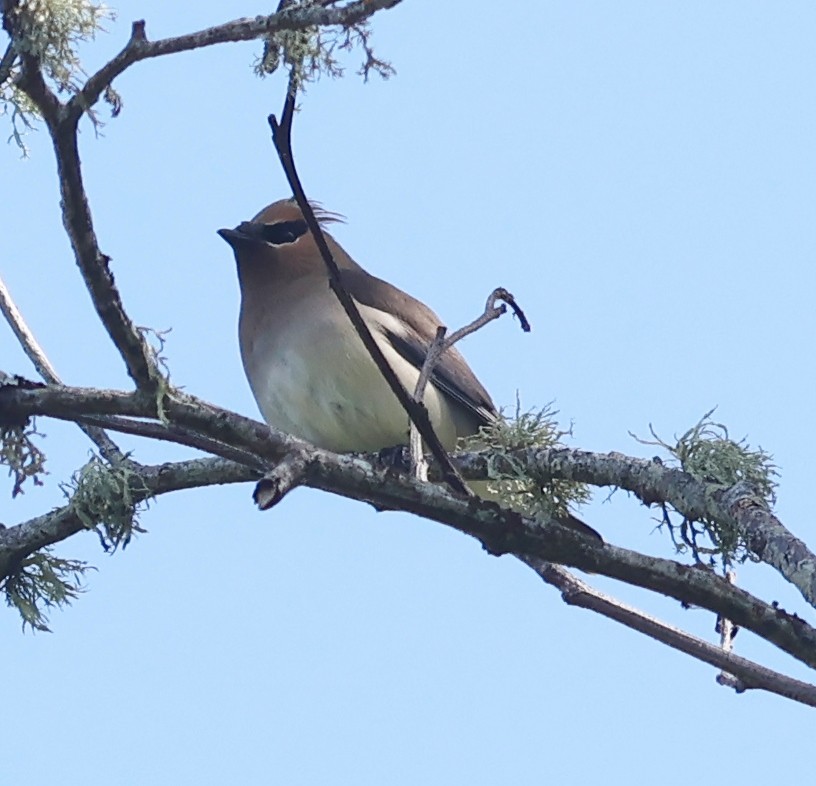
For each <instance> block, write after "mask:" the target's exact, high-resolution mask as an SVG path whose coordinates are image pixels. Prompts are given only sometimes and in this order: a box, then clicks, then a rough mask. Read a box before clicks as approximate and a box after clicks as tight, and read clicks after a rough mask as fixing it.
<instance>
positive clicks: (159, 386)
mask: <svg viewBox="0 0 816 786" xmlns="http://www.w3.org/2000/svg"><path fill="white" fill-rule="evenodd" d="M136 330H137V331H138V332H139V335H140V336H141V337H142V339H143V340H144V342H145V345H146V347H147V350H148V352H149V353H150V359H151V361H152V372H153V377H152V378H153V380H154V381H155V383H156V389H155V396H156V413H157V415H158V417H159V420H160V421H161V422H162V423H164V424H165V425H167V423H169V420H168V418H167V413H166V411H165V408H164V404H165V401H166V400H167V396H168V395H169V394H170V392H171V391H172V389H173V388H172V386H171V384H170V367H169V365H168V363H167V358H166V357H165V356H164V355H163V354H162V353H163V352H164V346H165V343H166V341H167V338H166V337H167V335H168V333H170V331H171V330H172V328H168V329H167V330H156V329H155V328H151V327H144V326H141V325H139V326H137V327H136Z"/></svg>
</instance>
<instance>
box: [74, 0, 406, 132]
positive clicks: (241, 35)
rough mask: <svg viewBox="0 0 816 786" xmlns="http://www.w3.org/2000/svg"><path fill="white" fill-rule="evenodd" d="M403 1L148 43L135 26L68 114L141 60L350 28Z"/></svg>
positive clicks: (306, 12) (141, 26) (317, 11)
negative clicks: (276, 35) (287, 33)
mask: <svg viewBox="0 0 816 786" xmlns="http://www.w3.org/2000/svg"><path fill="white" fill-rule="evenodd" d="M400 2H401V0H356V1H355V2H351V3H349V4H348V5H345V6H342V7H340V8H326V7H323V6H321V5H311V6H292V7H289V8H287V9H285V10H282V11H280V12H278V13H275V14H270V15H269V16H256V17H255V18H254V19H236V20H235V21H233V22H227V23H225V24H222V25H216V26H215V27H208V28H206V29H205V30H199V31H198V32H195V33H188V34H187V35H181V36H177V37H175V38H164V39H161V40H159V41H148V40H147V36H146V34H145V22H144V21H143V20H142V21H138V22H134V23H133V28H132V32H131V36H130V40H129V41H128V43H127V44H126V45H125V48H124V49H123V50H122V51H121V52H120V53H119V54H118V55H116V57H114V58H113V60H111V61H110V62H108V63H106V64H105V65H104V66H102V68H100V69H99V71H97V72H96V73H95V74H93V75H92V76H91V77H89V79H88V81H87V82H86V83H85V86H84V87H83V88H82V89H81V90H80V91H79V92H78V93H77V94H76V95H75V96H74V97H73V98H72V99H71V100H70V101H69V102H68V107H69V111H70V113H71V114H72V115H76V116H77V117H78V116H79V115H80V114H81V113H82V112H83V111H86V110H88V109H90V108H91V107H92V106H93V105H94V104H95V103H96V102H97V101H98V100H99V97H100V96H101V95H102V93H103V92H104V91H105V89H106V88H107V87H108V86H109V85H110V84H111V82H113V80H114V79H115V78H116V77H117V76H119V75H120V74H121V73H122V72H123V71H125V70H126V69H127V68H128V67H130V66H131V65H133V64H134V63H137V62H139V61H140V60H147V59H148V58H152V57H161V56H163V55H171V54H176V53H178V52H188V51H190V50H192V49H200V48H202V47H205V46H214V45H216V44H224V43H228V42H237V41H253V40H255V39H258V38H266V37H267V36H270V35H272V34H273V33H276V32H278V31H281V30H303V29H305V28H307V27H314V26H320V27H331V26H336V25H338V26H341V27H349V26H350V25H353V24H356V23H358V22H361V21H363V20H364V19H368V18H369V17H371V16H373V15H374V14H375V13H377V11H381V10H384V9H388V8H393V7H394V6H396V5H398V4H399V3H400Z"/></svg>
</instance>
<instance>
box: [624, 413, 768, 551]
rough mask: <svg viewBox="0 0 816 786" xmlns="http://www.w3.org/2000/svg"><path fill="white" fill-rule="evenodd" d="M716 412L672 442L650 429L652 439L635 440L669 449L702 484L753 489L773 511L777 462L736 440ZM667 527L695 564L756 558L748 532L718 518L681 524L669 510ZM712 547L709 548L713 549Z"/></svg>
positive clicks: (704, 416)
mask: <svg viewBox="0 0 816 786" xmlns="http://www.w3.org/2000/svg"><path fill="white" fill-rule="evenodd" d="M713 414H714V410H713V409H712V410H710V411H709V412H707V413H706V414H705V415H703V417H702V418H701V419H700V421H699V422H698V423H696V424H695V425H694V426H692V427H691V428H690V429H688V431H686V432H685V433H684V434H683V435H682V436H680V437H676V438H675V442H674V443H669V442H666V441H664V440H663V439H661V438H660V437H658V436H657V434H656V433H655V431H654V429H653V428H652V427H651V426H650V427H649V430H650V431H651V434H652V437H654V439H652V440H643V439H640V438H638V437H637V436H635V435H634V434H632V436H633V437H634V438H635V439H637V440H638V442H640V443H641V444H644V445H656V446H658V447H661V448H663V449H664V450H666V451H667V452H668V453H669V454H670V455H671V456H672V458H673V459H674V461H675V462H676V463H677V464H678V465H679V466H680V468H681V469H682V470H683V471H685V472H688V473H689V474H690V475H692V476H693V477H694V478H696V479H697V480H700V481H703V482H705V483H710V484H714V486H716V487H721V488H730V487H731V486H734V485H736V484H737V483H745V484H748V486H749V487H750V488H752V489H753V490H754V492H755V493H756V496H757V497H758V498H759V499H761V500H762V501H763V502H764V503H765V504H767V505H768V506H772V505H773V504H774V503H775V502H776V487H777V483H776V481H775V480H774V478H776V477H778V476H779V473H778V471H777V467H776V465H775V464H774V463H773V457H772V456H771V455H770V454H769V453H767V452H766V451H764V450H763V449H762V448H761V447H758V448H756V449H752V448H751V446H750V445H749V444H748V442H747V440H746V439H745V438H743V439H741V440H733V439H731V437H730V436H729V433H728V429H727V428H726V427H725V425H723V424H722V423H717V422H715V421H713V420H712V419H711V416H712V415H713ZM662 523H663V524H666V525H667V527H668V529H669V533H670V535H671V537H672V540H673V542H674V544H675V546H676V547H677V548H678V550H680V551H685V550H690V551H691V552H692V554H693V556H694V558H695V559H697V560H698V561H701V560H702V557H703V555H705V556H707V557H708V558H709V561H710V562H713V561H714V559H713V558H715V557H720V558H721V559H722V561H723V563H724V564H725V565H728V564H729V563H731V562H733V561H739V562H744V561H745V560H746V559H753V556H752V554H751V552H750V551H749V548H748V544H747V542H746V540H745V535H744V533H742V532H740V531H738V530H737V529H736V528H734V527H731V526H728V525H727V524H725V523H724V522H722V521H715V520H714V519H713V518H703V519H702V520H700V521H695V520H691V519H688V518H686V517H685V516H683V517H682V520H681V522H680V523H679V524H677V523H676V522H675V521H673V520H672V518H671V511H670V510H669V509H668V508H667V507H666V506H664V514H663V522H662ZM707 544H708V545H707Z"/></svg>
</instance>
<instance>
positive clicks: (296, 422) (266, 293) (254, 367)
mask: <svg viewBox="0 0 816 786" xmlns="http://www.w3.org/2000/svg"><path fill="white" fill-rule="evenodd" d="M315 212H316V216H317V219H318V221H319V222H320V224H321V226H323V227H325V226H326V225H327V224H330V223H332V222H335V221H338V220H339V217H338V216H337V215H335V214H333V213H328V212H326V211H324V210H321V209H317V210H316V211H315ZM218 234H219V235H220V236H221V237H222V238H223V239H224V240H226V241H227V243H229V244H230V246H231V247H232V250H233V251H234V252H235V260H236V262H237V265H238V280H239V283H240V287H241V315H240V319H239V340H240V345H241V358H242V360H243V362H244V370H245V371H246V375H247V379H248V380H249V385H250V387H251V388H252V393H253V394H254V396H255V400H256V401H257V402H258V407H259V409H260V410H261V413H262V414H263V416H264V419H265V420H266V422H267V423H268V424H269V425H270V426H272V427H273V428H276V429H278V430H280V431H284V432H286V433H287V434H293V435H294V436H296V437H300V438H301V439H304V440H306V441H307V442H311V443H312V444H313V445H317V446H318V447H321V448H325V449H326V450H331V451H334V452H336V453H349V452H374V451H378V450H381V449H383V448H390V447H394V446H397V445H406V444H407V443H408V432H409V420H408V415H407V413H406V412H405V410H404V409H403V407H402V405H401V404H400V403H399V401H398V400H397V397H396V396H395V395H394V393H393V392H392V391H391V389H390V388H389V387H388V383H387V382H386V381H385V379H383V376H382V374H381V373H380V370H379V369H378V368H377V366H376V365H375V363H374V361H373V360H372V359H371V356H370V355H369V353H368V350H367V349H366V348H365V346H364V344H363V342H362V340H361V339H360V337H359V336H358V335H357V331H356V330H355V328H354V326H353V325H352V324H351V320H350V319H349V317H348V315H347V314H346V312H345V311H344V310H343V307H342V306H341V305H340V301H339V300H338V299H337V296H336V295H335V294H334V292H333V291H332V290H331V289H330V288H329V274H328V271H327V269H326V265H325V263H324V262H323V258H322V257H321V255H320V252H319V251H318V249H317V245H316V243H315V241H314V238H313V237H312V234H311V232H310V231H309V228H308V227H307V225H306V221H305V220H304V218H303V213H302V212H301V210H300V208H299V207H298V205H297V203H296V202H295V200H294V199H283V200H280V201H279V202H274V203H273V204H271V205H269V206H268V207H265V208H264V209H263V210H261V212H260V213H258V215H256V216H255V217H254V218H253V219H252V220H251V221H245V222H243V223H241V224H239V225H238V226H237V227H235V229H220V230H219V231H218ZM324 235H325V237H326V242H327V243H328V244H329V248H330V249H331V252H332V256H333V257H334V260H335V262H336V263H337V266H338V267H339V268H340V276H341V279H342V282H343V285H344V286H345V288H346V290H347V291H348V293H349V294H350V295H351V296H352V298H354V300H355V301H356V303H357V308H358V309H359V310H360V314H361V315H362V317H363V319H364V320H365V321H366V323H367V324H368V327H369V329H370V330H371V333H372V335H373V336H374V339H375V341H376V342H377V343H378V344H379V346H380V349H381V350H382V352H383V354H384V355H385V358H386V360H387V361H388V363H389V364H390V366H391V368H392V369H393V370H394V372H395V373H396V375H397V377H399V380H400V382H402V384H403V385H404V386H405V388H406V389H407V390H408V392H409V393H413V391H414V388H415V387H416V382H417V378H418V377H419V372H420V369H421V368H422V364H423V362H424V360H425V355H426V353H427V351H428V348H429V346H430V345H431V343H432V342H433V341H434V339H435V337H436V329H437V327H438V326H439V325H441V324H442V321H441V320H440V319H439V317H437V316H436V314H434V312H433V311H431V310H430V309H429V308H428V307H427V306H426V305H425V304H424V303H420V302H419V301H418V300H415V299H414V298H412V297H411V296H410V295H408V294H406V293H405V292H402V291H401V290H399V289H397V288H396V287H395V286H392V285H391V284H389V283H388V282H387V281H383V280H382V279H380V278H376V277H375V276H372V275H371V274H370V273H368V272H366V271H365V270H363V268H362V267H360V265H358V264H357V263H356V262H355V261H354V260H353V259H352V258H351V257H350V256H349V255H348V254H347V253H346V252H345V251H344V250H343V248H342V247H341V246H340V245H339V244H338V243H337V241H336V240H335V239H334V238H333V237H332V236H331V235H330V234H329V233H328V232H324ZM423 402H424V404H425V406H426V407H427V409H428V414H429V415H430V417H431V423H432V424H433V427H434V430H435V431H436V434H437V436H438V437H439V439H440V440H441V442H442V444H443V445H444V446H445V447H446V448H447V449H448V450H450V449H452V448H453V447H454V446H455V445H456V440H457V439H458V438H459V437H466V436H470V435H471V434H475V433H476V432H477V431H478V430H479V428H480V427H481V426H484V425H489V424H491V423H493V422H495V420H496V418H497V416H498V415H497V412H496V407H495V405H494V404H493V401H492V400H491V398H490V396H489V395H488V393H487V391H486V390H485V389H484V388H483V387H482V385H481V383H480V382H479V380H478V379H476V375H475V374H474V373H473V372H472V371H471V370H470V367H469V366H468V364H467V363H466V362H465V359H464V358H463V357H462V355H461V354H460V353H459V351H458V350H457V349H456V348H455V347H451V348H450V349H448V350H447V351H446V352H444V353H443V354H442V355H441V356H440V358H439V360H438V362H437V364H436V366H435V367H434V369H433V374H432V376H431V379H430V381H429V384H428V386H427V387H426V390H425V396H424V399H423ZM483 485H484V483H480V484H479V486H483ZM479 494H480V496H490V494H489V493H486V492H482V490H481V488H480V490H479ZM561 522H562V523H563V524H566V525H568V526H572V527H573V528H574V529H577V530H579V531H580V532H582V533H583V534H585V535H589V536H590V537H593V538H596V539H600V535H598V533H597V532H595V530H593V529H592V528H591V527H589V526H588V525H586V524H584V523H583V522H581V521H580V520H579V519H577V518H575V517H574V516H572V515H568V516H567V517H565V518H563V519H561Z"/></svg>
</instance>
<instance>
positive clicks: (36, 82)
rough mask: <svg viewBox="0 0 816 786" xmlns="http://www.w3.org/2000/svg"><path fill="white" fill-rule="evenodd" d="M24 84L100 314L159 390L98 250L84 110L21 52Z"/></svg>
mask: <svg viewBox="0 0 816 786" xmlns="http://www.w3.org/2000/svg"><path fill="white" fill-rule="evenodd" d="M22 67H23V68H22V75H21V78H20V81H19V86H20V88H21V89H22V90H23V91H25V93H26V94H27V95H28V96H29V98H31V100H32V101H33V102H34V104H35V105H36V106H37V108H38V109H39V110H40V113H41V114H42V116H43V118H44V119H45V122H46V125H47V127H48V131H49V133H50V135H51V141H52V142H53V145H54V153H55V155H56V159H57V171H58V173H59V182H60V193H61V195H62V221H63V224H64V226H65V231H66V232H67V233H68V238H69V240H70V241H71V247H72V248H73V251H74V256H75V258H76V262H77V265H78V266H79V269H80V272H81V273H82V277H83V279H84V280H85V285H86V287H87V288H88V292H90V295H91V300H92V301H93V304H94V308H95V309H96V313H97V314H98V315H99V318H100V319H101V320H102V324H103V325H104V326H105V328H106V330H107V331H108V335H109V336H110V337H111V339H112V341H113V343H114V344H115V346H116V348H117V349H118V350H119V353H120V354H121V355H122V358H123V359H124V361H125V365H126V366H127V370H128V374H129V375H130V377H131V379H133V381H134V382H135V383H136V386H137V387H140V388H145V389H148V390H151V389H155V387H156V383H157V381H158V380H159V379H160V378H161V374H160V372H159V371H158V369H157V368H156V363H155V359H154V357H153V351H152V350H151V349H150V347H149V346H148V344H147V342H146V341H145V340H144V339H143V338H142V336H141V335H140V334H139V332H138V331H137V330H136V328H135V326H134V324H133V322H131V320H130V318H129V317H128V315H127V314H126V313H125V309H124V306H123V304H122V299H121V297H120V296H119V291H118V290H117V288H116V285H115V284H114V281H113V275H112V273H111V272H110V267H109V262H110V258H109V257H108V256H106V255H105V254H103V253H102V252H101V251H100V249H99V243H98V241H97V238H96V233H95V231H94V228H93V220H92V218H91V210H90V207H89V205H88V199H87V196H86V194H85V186H84V184H83V181H82V168H81V165H80V161H79V150H78V149H77V123H78V121H79V115H69V114H68V113H67V112H66V110H65V107H64V106H63V105H62V104H60V102H59V101H58V100H57V97H56V96H55V95H54V93H53V92H52V91H51V90H50V89H49V87H48V85H46V83H45V80H44V78H43V75H42V72H41V71H40V68H39V64H38V63H37V61H36V60H35V59H34V58H32V57H31V56H29V55H24V56H23V57H22Z"/></svg>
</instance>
